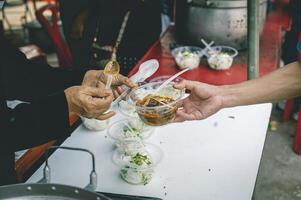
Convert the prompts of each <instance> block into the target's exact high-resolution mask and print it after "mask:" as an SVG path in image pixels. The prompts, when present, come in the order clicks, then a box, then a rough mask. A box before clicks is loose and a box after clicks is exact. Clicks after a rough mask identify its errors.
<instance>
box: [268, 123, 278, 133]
mask: <svg viewBox="0 0 301 200" xmlns="http://www.w3.org/2000/svg"><path fill="white" fill-rule="evenodd" d="M277 129H278V123H277V121H275V120H273V121H270V123H269V130H270V131H277Z"/></svg>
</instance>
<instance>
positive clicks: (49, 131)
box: [1, 92, 70, 151]
mask: <svg viewBox="0 0 301 200" xmlns="http://www.w3.org/2000/svg"><path fill="white" fill-rule="evenodd" d="M7 132H8V134H7V137H5V138H2V139H1V140H2V141H1V143H2V144H4V146H3V145H1V146H2V147H5V146H6V147H5V149H6V150H10V151H17V150H20V149H26V148H30V147H33V146H37V145H39V144H43V143H46V142H48V141H51V140H54V139H59V138H66V137H68V136H70V130H69V118H68V104H67V101H66V97H65V94H64V93H63V92H61V93H57V94H53V95H49V96H46V97H45V98H41V99H39V100H36V101H33V102H32V103H30V104H25V103H23V104H20V105H18V106H17V107H16V108H15V109H13V110H9V118H8V124H7ZM11 148H13V149H11Z"/></svg>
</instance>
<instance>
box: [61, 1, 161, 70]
mask: <svg viewBox="0 0 301 200" xmlns="http://www.w3.org/2000/svg"><path fill="white" fill-rule="evenodd" d="M161 7H162V5H161V0H76V2H75V1H70V0H60V9H61V13H62V21H63V26H64V33H65V37H66V39H67V41H68V43H69V46H70V48H71V52H72V56H73V61H74V64H75V67H78V68H81V67H83V66H90V64H91V62H90V60H91V58H92V55H93V51H91V46H92V41H93V38H94V36H97V38H98V42H97V43H98V45H100V46H106V45H109V46H114V45H115V42H116V39H117V36H118V33H119V30H120V27H121V24H122V21H123V18H124V16H125V14H126V12H127V11H131V14H130V17H129V19H128V23H127V26H126V29H125V31H124V35H123V38H122V40H121V43H120V46H119V49H118V51H117V60H118V62H119V63H120V64H121V73H122V74H123V75H126V74H127V73H128V72H129V71H130V70H131V68H132V67H134V65H135V64H136V62H137V61H138V60H139V59H140V58H141V56H143V55H144V54H145V52H146V51H147V49H148V48H149V47H150V46H151V45H152V44H153V43H154V42H155V41H156V40H158V38H159V36H160V33H161ZM83 9H88V10H89V16H88V19H87V20H86V21H85V25H84V27H85V29H84V34H83V38H82V39H80V40H78V39H76V40H74V39H72V38H70V30H71V25H72V23H73V19H74V17H75V16H76V15H77V14H78V13H79V12H80V11H81V10H83ZM97 27H98V29H99V32H98V34H96V30H97ZM108 55H110V53H105V52H104V53H103V54H101V57H102V59H107V58H108Z"/></svg>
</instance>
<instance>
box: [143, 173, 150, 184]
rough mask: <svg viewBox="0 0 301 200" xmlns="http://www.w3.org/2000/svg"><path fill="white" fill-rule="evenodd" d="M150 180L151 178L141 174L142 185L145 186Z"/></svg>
mask: <svg viewBox="0 0 301 200" xmlns="http://www.w3.org/2000/svg"><path fill="white" fill-rule="evenodd" d="M150 180H151V177H150V176H149V175H148V174H142V183H143V185H146V184H148V183H149V181H150Z"/></svg>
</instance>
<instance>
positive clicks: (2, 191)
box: [0, 183, 112, 200]
mask: <svg viewBox="0 0 301 200" xmlns="http://www.w3.org/2000/svg"><path fill="white" fill-rule="evenodd" d="M43 195H45V197H47V195H48V196H49V197H52V196H58V197H62V198H68V199H69V198H73V197H74V199H78V198H82V199H95V200H112V199H111V198H108V197H105V196H104V195H102V194H98V193H96V192H93V191H88V190H85V189H82V188H78V187H74V186H69V185H62V184H51V183H49V184H44V183H27V184H14V185H5V186H0V199H11V198H20V197H22V198H24V197H33V196H43ZM28 199H30V198H28Z"/></svg>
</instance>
